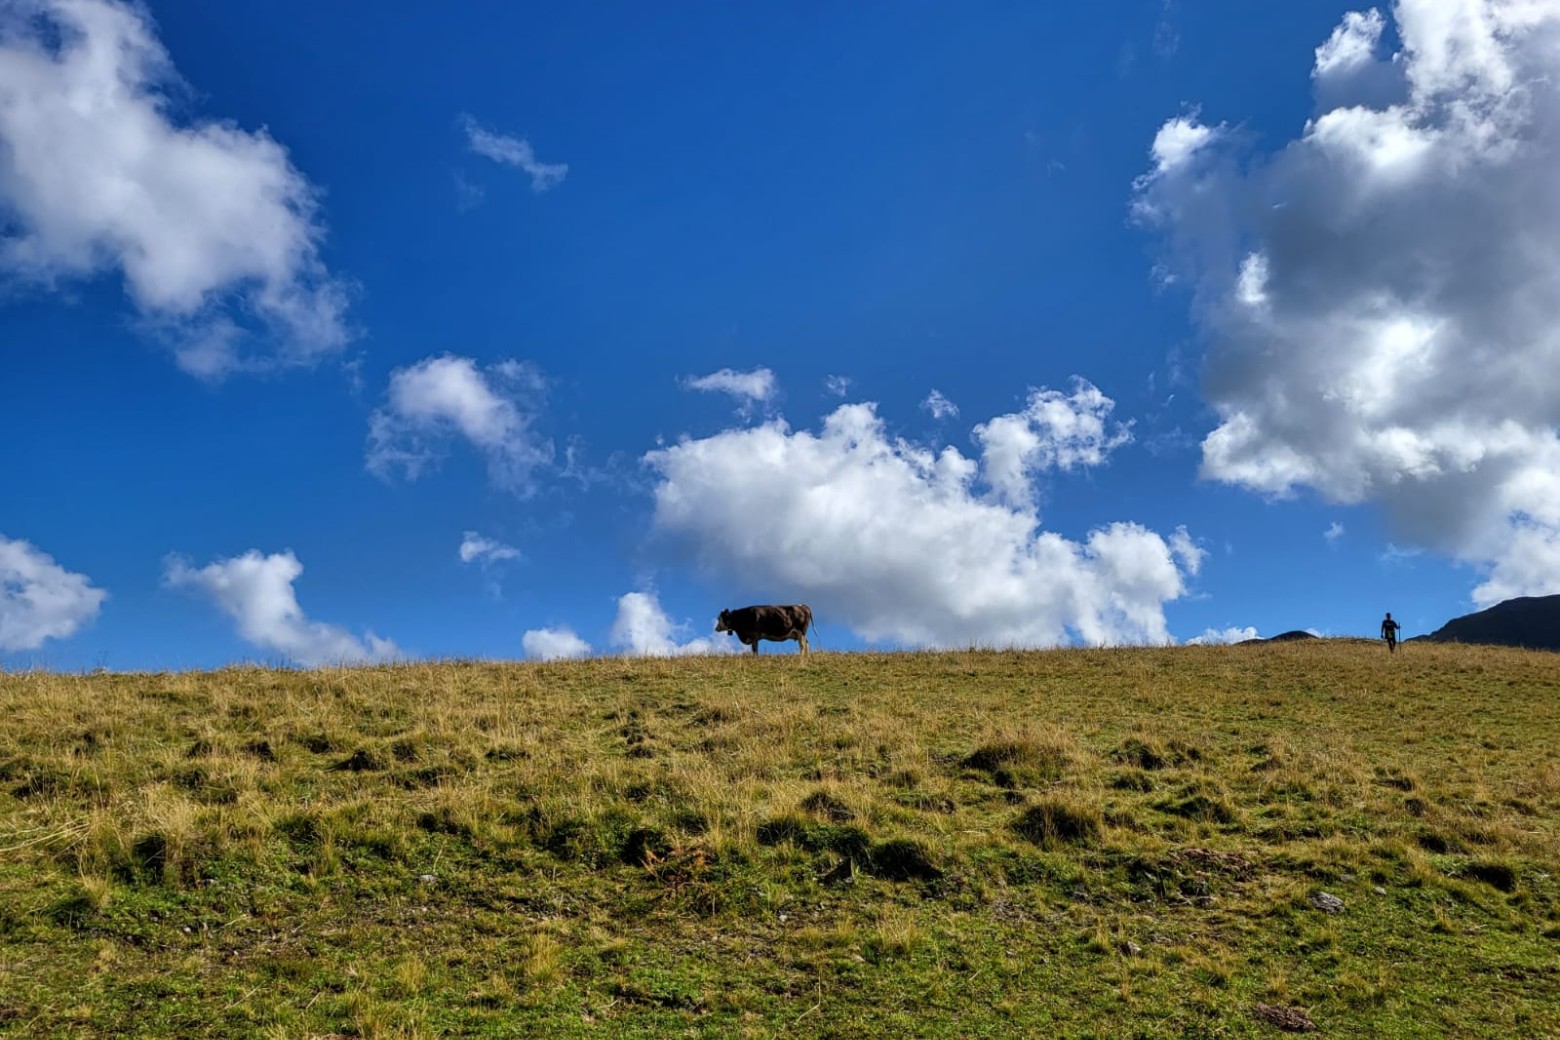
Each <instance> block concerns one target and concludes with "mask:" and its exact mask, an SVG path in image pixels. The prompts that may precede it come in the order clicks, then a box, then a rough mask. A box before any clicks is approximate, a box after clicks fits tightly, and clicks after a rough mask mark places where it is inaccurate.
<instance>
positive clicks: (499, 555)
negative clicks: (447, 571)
mask: <svg viewBox="0 0 1560 1040" xmlns="http://www.w3.org/2000/svg"><path fill="white" fill-rule="evenodd" d="M519 558H520V550H519V549H516V548H515V547H514V546H512V545H505V544H504V543H503V542H500V541H495V540H494V539H492V538H485V537H483V536H482V535H480V534H478V533H477V532H475V531H467V532H466V533H465V536H464V537H462V538H461V540H460V562H461V563H478V562H480V563H484V564H487V563H497V562H499V561H500V560H517V559H519Z"/></svg>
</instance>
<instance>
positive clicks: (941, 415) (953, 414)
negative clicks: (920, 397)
mask: <svg viewBox="0 0 1560 1040" xmlns="http://www.w3.org/2000/svg"><path fill="white" fill-rule="evenodd" d="M921 407H922V408H923V409H925V410H926V411H928V412H931V413H932V418H933V419H952V418H957V417H958V414H959V406H958V405H956V404H954V403H953V402H952V401H950V400H948V399H947V398H946V397H944V396H943V392H942V391H941V390H938V389H936V388H933V390H932V392H931V393H929V394H927V395H926V400H924V401H922V402H921Z"/></svg>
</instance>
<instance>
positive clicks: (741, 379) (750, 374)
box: [682, 368, 776, 404]
mask: <svg viewBox="0 0 1560 1040" xmlns="http://www.w3.org/2000/svg"><path fill="white" fill-rule="evenodd" d="M682 385H683V387H684V389H687V390H702V391H704V392H705V393H719V394H730V395H731V396H732V397H735V398H737V399H738V400H739V401H742V402H744V403H746V404H765V403H767V402H769V401H771V400H773V399H774V396H775V390H776V386H775V374H774V373H773V372H771V371H770V370H769V369H767V368H754V369H750V370H748V371H746V372H739V371H737V370H735V369H731V368H723V369H721V370H720V371H718V372H711V373H710V374H709V375H707V376H688V377H686V378H685V379H683V381H682Z"/></svg>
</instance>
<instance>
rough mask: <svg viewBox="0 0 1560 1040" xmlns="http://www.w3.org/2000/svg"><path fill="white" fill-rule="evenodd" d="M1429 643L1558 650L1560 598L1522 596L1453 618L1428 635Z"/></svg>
mask: <svg viewBox="0 0 1560 1040" xmlns="http://www.w3.org/2000/svg"><path fill="white" fill-rule="evenodd" d="M1420 638H1423V639H1427V640H1429V641H1430V642H1432V643H1487V644H1491V645H1494V646H1520V647H1526V648H1527V649H1529V650H1560V596H1522V597H1520V598H1518V599H1508V600H1506V601H1505V602H1504V603H1497V604H1495V605H1494V606H1493V607H1490V608H1489V609H1488V610H1481V611H1479V612H1478V613H1476V614H1464V615H1463V616H1462V617H1460V618H1453V619H1452V620H1450V621H1448V622H1447V623H1446V624H1444V625H1442V626H1441V627H1440V628H1438V629H1436V630H1435V631H1434V632H1431V633H1430V634H1429V635H1427V636H1422V637H1420Z"/></svg>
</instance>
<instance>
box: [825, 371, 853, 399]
mask: <svg viewBox="0 0 1560 1040" xmlns="http://www.w3.org/2000/svg"><path fill="white" fill-rule="evenodd" d="M823 392H824V393H826V394H828V395H829V396H830V397H844V396H845V395H846V394H848V393H850V376H829V377H827V378H826V379H824V381H823Z"/></svg>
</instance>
